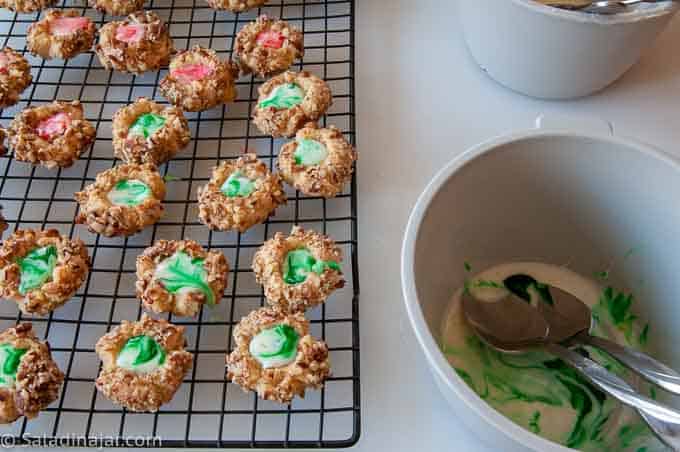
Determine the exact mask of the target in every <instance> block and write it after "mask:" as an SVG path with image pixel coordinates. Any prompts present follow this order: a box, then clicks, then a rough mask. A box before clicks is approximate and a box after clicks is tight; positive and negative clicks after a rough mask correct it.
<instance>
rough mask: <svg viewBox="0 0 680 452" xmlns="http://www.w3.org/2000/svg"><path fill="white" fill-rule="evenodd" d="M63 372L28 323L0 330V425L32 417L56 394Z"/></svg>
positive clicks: (62, 379)
mask: <svg viewBox="0 0 680 452" xmlns="http://www.w3.org/2000/svg"><path fill="white" fill-rule="evenodd" d="M63 381H64V374H63V373H62V372H61V370H59V367H58V366H57V364H56V363H55V362H54V360H53V359H52V355H51V353H50V350H49V347H48V346H47V343H45V342H42V341H40V340H38V338H37V337H36V336H35V334H34V333H33V328H32V326H31V324H30V323H21V324H19V325H17V326H16V327H14V328H9V329H7V330H5V331H3V332H2V333H0V424H7V423H10V422H14V421H15V420H17V419H18V418H20V417H21V416H25V417H26V418H28V419H32V418H35V417H36V416H37V415H38V414H39V413H40V411H42V410H44V409H45V408H47V406H48V405H49V404H51V403H52V402H54V401H55V400H56V399H57V398H58V397H59V392H60V390H61V385H62V383H63Z"/></svg>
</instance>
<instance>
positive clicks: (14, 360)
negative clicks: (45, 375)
mask: <svg viewBox="0 0 680 452" xmlns="http://www.w3.org/2000/svg"><path fill="white" fill-rule="evenodd" d="M27 351H28V349H27V348H14V347H12V346H11V345H10V344H0V387H3V388H7V387H13V386H14V382H15V380H16V378H17V369H18V368H19V364H20V363H21V357H22V356H24V353H26V352H27Z"/></svg>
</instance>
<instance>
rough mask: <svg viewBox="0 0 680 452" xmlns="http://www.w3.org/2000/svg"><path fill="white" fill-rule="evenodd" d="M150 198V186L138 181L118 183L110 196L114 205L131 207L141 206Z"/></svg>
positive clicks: (131, 180) (130, 180) (129, 180)
mask: <svg viewBox="0 0 680 452" xmlns="http://www.w3.org/2000/svg"><path fill="white" fill-rule="evenodd" d="M149 196H151V189H150V188H149V186H148V185H146V184H145V183H144V182H142V181H140V180H136V179H128V180H121V181H118V182H117V183H116V185H115V186H114V187H113V189H112V190H111V191H110V192H109V194H108V197H109V201H111V203H112V204H114V205H116V206H129V207H134V206H138V205H140V204H141V203H142V202H144V200H145V199H146V198H148V197H149Z"/></svg>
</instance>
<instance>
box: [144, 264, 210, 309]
mask: <svg viewBox="0 0 680 452" xmlns="http://www.w3.org/2000/svg"><path fill="white" fill-rule="evenodd" d="M203 261H204V259H201V258H199V257H196V258H192V257H191V256H189V255H188V254H187V253H185V252H183V251H177V252H176V253H175V254H173V255H172V256H170V257H168V258H167V259H165V260H163V261H161V263H160V264H158V267H156V272H155V274H154V275H155V277H156V278H157V279H158V280H159V281H160V282H161V284H163V287H165V290H167V291H168V292H170V293H172V294H178V293H181V292H183V291H192V290H194V291H199V292H202V293H203V294H204V295H205V299H206V303H207V304H209V305H214V304H215V295H214V294H213V291H212V289H211V288H210V285H209V284H208V272H207V271H206V270H205V268H204V267H203Z"/></svg>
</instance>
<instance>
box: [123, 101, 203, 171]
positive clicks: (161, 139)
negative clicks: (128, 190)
mask: <svg viewBox="0 0 680 452" xmlns="http://www.w3.org/2000/svg"><path fill="white" fill-rule="evenodd" d="M112 128H113V151H114V153H115V155H116V157H118V158H119V159H121V160H123V161H124V162H127V163H137V164H142V163H152V164H154V165H160V164H161V163H164V162H167V161H168V160H170V159H171V158H172V157H174V155H175V154H176V153H177V152H179V151H180V150H181V149H182V148H184V147H186V145H187V144H189V141H190V140H191V132H190V131H189V123H188V122H187V119H186V118H185V117H184V113H183V112H182V110H180V109H179V108H177V107H164V106H162V105H160V104H157V103H156V102H154V101H152V100H149V99H147V98H145V97H140V98H139V99H137V100H136V101H135V102H134V103H133V104H130V105H126V106H124V107H121V108H120V109H118V111H116V113H115V114H114V115H113V126H112Z"/></svg>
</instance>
